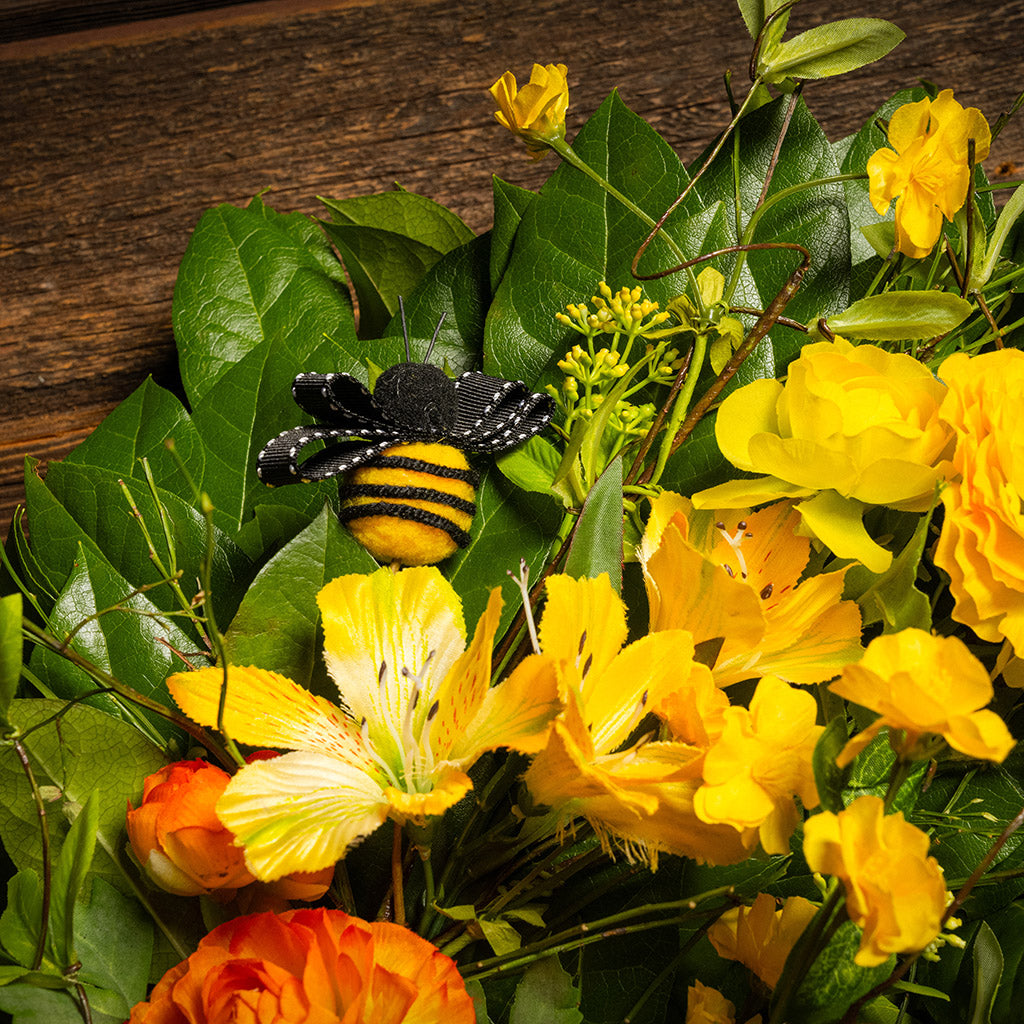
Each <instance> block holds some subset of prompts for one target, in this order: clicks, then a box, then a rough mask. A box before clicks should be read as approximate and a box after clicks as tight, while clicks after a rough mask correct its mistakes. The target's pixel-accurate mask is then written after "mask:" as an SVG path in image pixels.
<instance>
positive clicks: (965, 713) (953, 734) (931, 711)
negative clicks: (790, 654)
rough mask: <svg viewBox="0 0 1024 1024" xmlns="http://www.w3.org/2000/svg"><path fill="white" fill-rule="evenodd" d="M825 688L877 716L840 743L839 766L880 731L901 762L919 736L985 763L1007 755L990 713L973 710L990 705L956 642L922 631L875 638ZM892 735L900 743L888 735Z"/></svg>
mask: <svg viewBox="0 0 1024 1024" xmlns="http://www.w3.org/2000/svg"><path fill="white" fill-rule="evenodd" d="M831 689H832V691H833V692H834V693H837V694H839V696H840V697H845V698H846V699H847V700H851V701H853V702H854V703H855V704H860V705H861V706H862V707H865V708H870V709H871V710H872V711H877V712H878V713H879V715H880V716H881V717H880V718H877V719H876V720H875V721H874V722H872V723H871V725H869V726H868V727H867V729H865V730H864V731H863V732H862V733H859V734H858V735H857V736H854V738H853V739H852V740H850V742H849V743H847V744H846V746H845V747H844V748H843V750H842V752H841V753H840V755H839V757H838V758H837V759H836V760H837V762H838V763H839V765H840V767H842V766H843V765H846V764H849V763H850V761H852V760H853V759H854V758H855V757H856V756H857V754H858V753H860V751H862V750H863V749H864V748H865V747H866V746H867V745H868V744H869V743H870V742H871V741H872V740H873V739H874V738H875V736H876V734H877V733H878V731H879V729H881V728H882V727H883V726H888V727H889V730H890V742H892V743H893V745H894V747H895V748H896V749H897V750H898V751H899V752H900V753H901V754H903V755H904V756H907V757H913V756H914V755H915V748H918V744H919V743H920V741H921V739H922V737H924V736H927V735H938V736H942V737H943V738H944V739H945V740H946V742H947V743H948V744H949V745H950V746H951V747H953V748H954V749H955V750H959V751H960V752H961V753H963V754H967V755H969V756H970V757H979V758H983V759H984V760H987V761H1002V760H1003V759H1004V758H1005V757H1006V755H1007V754H1008V753H1009V752H1010V751H1011V750H1012V749H1013V743H1014V740H1013V737H1012V736H1011V735H1010V733H1009V730H1008V729H1007V728H1006V725H1005V723H1004V722H1003V720H1002V719H1001V718H1000V717H999V716H998V715H997V714H996V713H995V712H994V711H981V710H979V708H982V707H984V705H986V704H987V703H988V702H989V701H990V700H991V699H992V683H991V682H990V681H989V677H988V672H987V671H986V670H985V666H984V665H982V663H981V662H980V661H978V659H977V658H975V657H974V655H973V654H971V652H970V651H969V650H968V649H967V646H966V645H965V644H964V643H963V642H962V641H960V640H958V639H957V638H956V637H940V636H933V635H932V634H931V633H926V632H925V631H924V630H922V629H904V630H902V631H901V632H899V633H889V634H886V635H884V636H879V637H876V638H875V639H874V640H872V641H871V643H870V644H869V645H868V648H867V650H866V651H865V652H864V657H863V658H862V659H861V660H860V661H859V662H857V663H856V664H855V665H847V666H846V668H844V669H843V674H842V677H841V678H840V679H839V680H838V681H837V682H834V683H832V685H831ZM900 731H902V733H903V737H902V739H899V738H898V737H897V736H895V735H894V734H895V733H897V732H900ZM918 749H919V748H918Z"/></svg>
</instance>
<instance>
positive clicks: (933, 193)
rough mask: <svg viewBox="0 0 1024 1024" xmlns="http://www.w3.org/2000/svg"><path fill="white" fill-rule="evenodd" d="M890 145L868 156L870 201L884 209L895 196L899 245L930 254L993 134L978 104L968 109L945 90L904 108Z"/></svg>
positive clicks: (910, 253) (895, 118) (895, 120)
mask: <svg viewBox="0 0 1024 1024" xmlns="http://www.w3.org/2000/svg"><path fill="white" fill-rule="evenodd" d="M888 134H889V145H890V146H892V149H886V148H883V149H879V150H877V151H876V152H875V153H874V155H873V156H872V157H871V158H870V159H869V160H868V168H867V169H868V179H869V182H870V192H869V194H870V197H871V203H872V205H873V206H874V207H875V209H876V210H877V211H878V212H879V213H885V212H886V211H887V210H888V209H889V205H890V203H891V202H892V200H893V199H895V200H896V213H895V217H896V248H897V249H898V250H899V251H900V252H901V253H903V254H904V255H906V256H912V257H921V256H927V255H928V253H929V252H931V250H932V247H933V246H934V245H935V242H936V241H937V240H938V237H939V234H940V232H941V231H942V218H943V217H945V218H946V220H952V219H953V216H954V214H955V213H956V212H957V210H959V209H960V207H961V206H963V205H964V200H965V199H966V198H967V186H968V183H969V181H970V176H971V173H972V171H973V167H972V165H971V163H970V162H969V161H968V140H973V141H974V162H975V163H978V162H980V161H982V160H984V159H985V157H986V156H988V151H989V145H990V144H991V141H992V133H991V131H990V130H989V127H988V123H987V122H986V121H985V118H984V117H983V116H982V114H981V111H980V110H978V109H977V108H976V107H968V108H967V109H966V110H965V109H964V108H963V107H962V106H961V105H960V104H959V103H957V101H956V100H955V99H953V90H952V89H944V90H943V91H942V92H940V93H939V95H938V96H936V97H935V99H934V100H929V99H923V100H921V101H920V102H918V103H907V104H904V105H903V106H902V107H900V108H899V109H898V110H897V111H896V112H895V113H894V114H893V115H892V119H891V120H890V121H889V132H888Z"/></svg>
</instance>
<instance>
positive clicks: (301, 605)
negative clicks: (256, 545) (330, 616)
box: [224, 506, 377, 695]
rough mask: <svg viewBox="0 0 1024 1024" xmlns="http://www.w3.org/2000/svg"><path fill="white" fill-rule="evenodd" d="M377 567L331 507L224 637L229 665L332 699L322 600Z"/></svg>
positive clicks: (254, 589)
mask: <svg viewBox="0 0 1024 1024" xmlns="http://www.w3.org/2000/svg"><path fill="white" fill-rule="evenodd" d="M376 568H377V563H376V562H375V561H374V560H373V558H372V557H371V555H370V554H369V552H367V551H366V549H365V548H363V547H362V545H360V544H359V543H358V542H357V541H356V540H355V539H354V538H353V537H352V535H351V534H350V533H349V532H348V530H346V529H345V528H344V527H343V526H342V525H341V524H340V523H339V522H338V518H337V516H336V515H335V514H334V511H333V509H332V508H331V507H330V506H324V509H323V511H322V512H321V513H320V515H319V516H317V518H316V519H314V520H313V522H312V523H310V524H309V526H307V527H306V529H305V530H303V531H302V532H301V533H300V534H298V536H296V537H295V538H294V539H292V540H291V541H289V543H288V544H286V545H285V546H284V547H283V548H282V549H281V550H280V551H279V552H278V553H277V554H276V555H274V557H273V558H272V559H270V561H269V562H267V564H266V565H265V566H264V567H263V569H261V570H260V573H259V575H258V576H257V577H256V579H255V580H254V581H253V584H252V586H251V587H250V588H249V590H248V592H247V593H246V595H245V598H244V599H243V600H242V604H241V606H240V607H239V609H238V614H237V615H236V616H235V618H234V620H233V621H232V623H231V628H230V629H229V630H228V631H227V634H226V635H225V637H224V641H225V646H226V649H227V657H228V661H230V662H231V663H232V664H234V665H256V666H258V667H259V668H264V669H270V670H272V671H274V672H280V673H281V674H282V675H285V676H288V678H289V679H293V680H295V682H297V683H300V684H301V685H302V686H304V687H306V688H307V689H312V690H314V691H315V692H317V693H320V694H323V695H326V694H327V693H329V690H328V688H327V685H326V683H327V676H326V671H325V669H324V663H323V634H322V632H321V630H320V628H319V623H320V611H319V608H318V607H317V603H316V596H317V594H318V593H319V592H320V590H321V589H322V588H323V586H324V585H325V584H326V583H328V582H330V581H331V580H332V579H334V578H335V577H336V576H341V575H344V574H345V573H356V572H363V573H369V572H373V571H374V570H375V569H376Z"/></svg>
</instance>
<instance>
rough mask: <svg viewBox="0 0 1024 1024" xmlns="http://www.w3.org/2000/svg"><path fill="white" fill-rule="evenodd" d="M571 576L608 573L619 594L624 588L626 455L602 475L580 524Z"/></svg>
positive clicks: (572, 552) (568, 564)
mask: <svg viewBox="0 0 1024 1024" xmlns="http://www.w3.org/2000/svg"><path fill="white" fill-rule="evenodd" d="M565 572H566V574H567V575H569V576H572V577H575V578H578V577H581V576H587V577H590V578H594V577H597V576H600V575H601V574H602V573H607V574H608V578H609V580H611V584H612V588H613V589H614V590H615V592H616V593H619V592H621V590H622V458H621V457H618V456H617V457H616V458H614V459H613V460H612V462H611V464H610V465H609V466H608V468H607V469H606V470H605V471H604V472H603V473H602V474H601V476H600V477H599V478H598V481H597V483H596V484H595V485H594V487H593V488H592V490H591V491H590V493H589V494H588V495H587V500H586V501H585V502H584V504H583V511H582V513H581V514H580V517H579V520H578V521H577V523H576V528H575V531H574V532H573V536H572V542H571V543H570V545H569V554H568V556H567V557H566V560H565Z"/></svg>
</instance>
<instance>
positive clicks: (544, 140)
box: [490, 64, 569, 160]
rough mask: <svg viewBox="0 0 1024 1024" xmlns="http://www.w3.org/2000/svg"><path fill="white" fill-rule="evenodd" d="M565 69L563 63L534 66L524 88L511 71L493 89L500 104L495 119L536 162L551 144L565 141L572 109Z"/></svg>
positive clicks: (491, 89)
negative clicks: (514, 136) (568, 118)
mask: <svg viewBox="0 0 1024 1024" xmlns="http://www.w3.org/2000/svg"><path fill="white" fill-rule="evenodd" d="M566 70H567V69H566V66H565V65H564V64H547V65H545V64H534V65H533V70H532V71H531V72H530V81H529V84H528V85H524V86H523V88H522V89H520V88H519V84H518V83H517V82H516V76H515V75H513V74H512V72H511V71H506V72H505V74H503V75H502V76H501V78H499V79H498V80H497V81H496V82H495V83H494V85H492V86H491V88H490V93H491V95H492V96H493V97H494V101H495V103H497V104H498V109H497V110H496V111H495V113H494V117H495V119H496V120H497V121H498V123H499V124H501V125H504V126H505V127H506V128H507V129H508V130H509V131H510V132H512V134H513V135H518V136H519V137H520V138H521V139H522V140H523V142H525V143H526V148H527V149H528V150H529V151H530V154H531V156H532V157H533V159H534V160H539V159H540V158H541V157H542V156H543V155H544V154H545V153H546V152H547V150H548V146H549V145H550V144H551V143H552V142H557V141H560V140H561V139H564V138H565V112H566V110H568V108H569V83H568V81H567V80H566V77H565V73H566Z"/></svg>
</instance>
